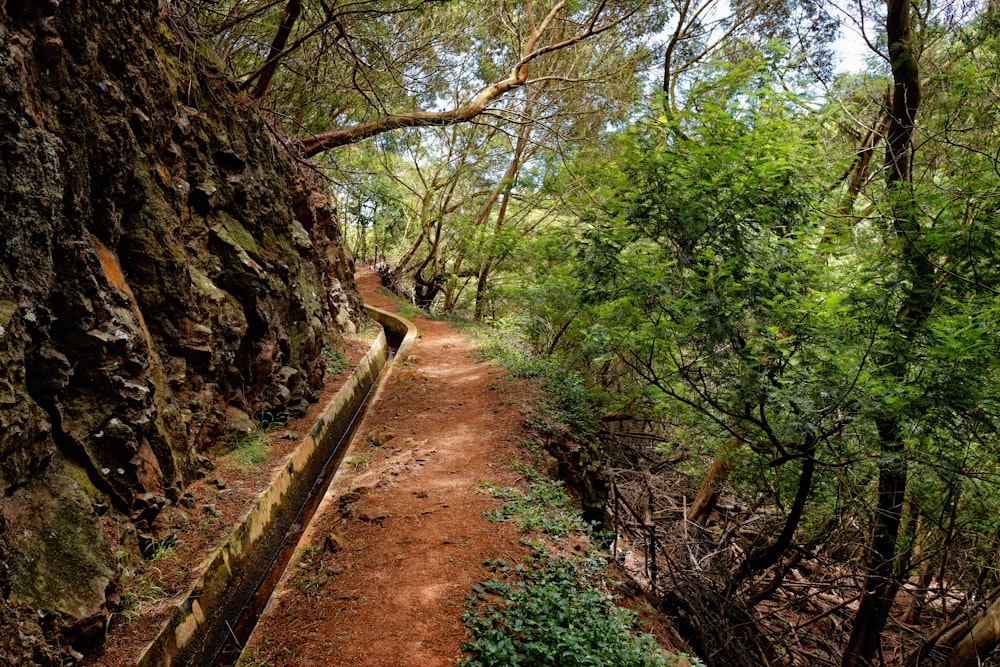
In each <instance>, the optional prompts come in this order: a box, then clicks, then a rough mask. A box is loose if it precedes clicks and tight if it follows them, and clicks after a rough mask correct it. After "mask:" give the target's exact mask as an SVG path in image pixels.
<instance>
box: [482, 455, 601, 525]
mask: <svg viewBox="0 0 1000 667" xmlns="http://www.w3.org/2000/svg"><path fill="white" fill-rule="evenodd" d="M514 469H515V470H516V471H517V472H518V473H520V474H521V475H522V476H523V477H524V485H525V487H526V488H525V489H524V490H522V489H520V488H519V487H516V486H499V485H497V484H494V483H492V482H485V481H484V482H480V483H479V484H480V486H481V487H482V488H484V489H486V490H487V491H488V492H489V494H490V495H491V496H493V497H495V498H501V499H503V500H504V501H506V502H504V504H503V506H502V507H498V508H496V509H493V510H490V511H488V512H486V514H485V516H486V518H487V519H489V520H490V521H505V520H508V519H510V520H513V521H515V522H516V523H517V525H518V527H519V528H520V529H521V530H522V531H523V532H531V531H541V532H543V533H546V534H547V535H550V536H552V537H555V538H560V537H562V536H563V535H565V534H567V533H572V532H583V531H585V530H586V529H587V526H586V524H584V522H583V519H582V518H581V517H580V516H579V514H577V513H576V512H573V511H572V507H573V499H572V497H571V496H570V495H569V494H568V493H566V489H564V488H563V483H562V482H561V481H559V480H553V479H549V478H548V477H547V476H545V475H544V474H542V473H541V472H539V471H538V469H537V468H535V467H533V466H532V465H530V464H525V463H522V462H521V461H514Z"/></svg>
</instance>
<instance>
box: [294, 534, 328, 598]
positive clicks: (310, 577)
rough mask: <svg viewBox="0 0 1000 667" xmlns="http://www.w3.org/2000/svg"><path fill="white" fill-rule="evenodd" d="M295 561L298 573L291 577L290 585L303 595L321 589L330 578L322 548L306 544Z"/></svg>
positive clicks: (314, 592)
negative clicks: (297, 560) (296, 561)
mask: <svg viewBox="0 0 1000 667" xmlns="http://www.w3.org/2000/svg"><path fill="white" fill-rule="evenodd" d="M300 551H301V556H300V558H299V562H298V563H297V566H296V567H297V571H298V574H296V575H295V577H294V578H293V579H292V586H294V587H295V590H297V591H299V592H300V593H302V594H303V595H314V594H316V593H319V591H320V590H322V588H323V586H324V585H326V582H327V580H328V579H329V578H330V575H331V572H330V569H329V568H328V567H327V566H326V563H325V562H324V560H323V548H322V547H319V546H316V545H307V546H304V547H302V548H301V549H300Z"/></svg>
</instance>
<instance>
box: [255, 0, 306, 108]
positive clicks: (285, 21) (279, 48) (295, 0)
mask: <svg viewBox="0 0 1000 667" xmlns="http://www.w3.org/2000/svg"><path fill="white" fill-rule="evenodd" d="M301 13H302V0H288V4H287V5H285V8H284V9H283V10H281V25H279V26H278V32H277V33H275V35H274V40H273V41H272V42H271V48H270V50H269V51H268V54H267V61H266V62H265V63H264V66H263V67H261V68H260V69H259V70H257V72H256V73H255V76H251V77H250V78H249V79H248V80H247V81H246V83H248V84H249V83H250V82H251V81H253V79H254V78H256V79H257V85H256V86H255V87H254V89H253V91H252V92H251V93H250V97H252V98H253V99H255V100H259V99H260V98H262V97H264V94H265V93H267V89H268V88H269V87H270V86H271V81H272V80H273V79H274V73H275V72H277V71H278V64H279V63H280V62H281V56H282V55H283V53H284V50H285V45H286V44H287V43H288V37H289V35H291V34H292V28H293V27H294V26H295V22H296V21H298V20H299V15H300V14H301Z"/></svg>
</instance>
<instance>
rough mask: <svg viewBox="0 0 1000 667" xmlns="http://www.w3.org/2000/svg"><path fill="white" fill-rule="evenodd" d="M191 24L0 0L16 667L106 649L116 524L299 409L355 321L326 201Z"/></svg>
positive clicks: (2, 599)
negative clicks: (267, 414)
mask: <svg viewBox="0 0 1000 667" xmlns="http://www.w3.org/2000/svg"><path fill="white" fill-rule="evenodd" d="M180 21H181V18H179V17H175V16H171V10H170V8H169V6H168V5H167V3H165V2H160V3H157V1H156V0H128V1H124V0H61V1H60V0H6V2H4V0H0V461H2V464H0V664H31V662H34V663H37V664H60V663H64V662H66V663H72V662H73V660H74V656H75V655H77V654H78V651H81V650H84V649H85V648H86V646H87V645H88V643H90V642H93V641H95V640H98V639H99V638H100V636H101V634H102V630H103V624H104V619H105V614H106V612H107V610H108V602H107V599H108V596H109V595H110V596H112V597H113V595H114V591H115V581H116V577H117V575H118V572H117V567H118V566H117V564H116V563H115V560H114V558H113V557H112V553H111V548H110V544H109V541H111V540H113V539H116V538H115V537H114V536H112V537H109V536H108V534H107V533H108V532H109V531H108V530H107V526H108V525H109V517H113V518H114V520H113V521H111V522H110V523H112V524H114V525H117V526H119V527H120V526H121V525H123V524H127V525H126V528H127V529H129V530H131V529H132V528H133V527H134V528H135V529H137V530H138V531H140V532H141V531H142V530H144V529H145V528H146V527H147V526H148V524H149V522H150V521H152V520H153V519H154V518H155V516H156V514H157V513H158V512H159V511H160V509H161V508H162V507H163V506H164V505H165V504H167V503H170V502H172V501H173V500H175V499H176V498H177V497H178V495H179V493H180V491H181V489H182V488H183V486H184V484H185V483H186V482H187V481H189V480H190V479H192V478H193V477H194V476H195V475H197V474H198V473H199V470H200V469H201V468H202V467H203V466H204V465H205V464H206V455H207V453H208V451H209V448H210V447H211V446H212V445H213V443H215V442H217V440H218V439H219V438H220V437H221V436H222V435H223V434H224V433H225V431H226V428H227V414H228V415H229V418H230V419H232V416H233V415H242V414H254V413H257V412H259V411H262V410H269V411H272V412H279V411H287V412H295V411H297V410H299V409H301V408H302V407H303V406H304V404H305V403H306V402H307V401H309V400H310V399H311V398H313V397H314V396H315V394H316V392H317V389H318V387H319V386H320V384H321V381H322V374H323V363H322V361H321V359H320V351H321V348H322V346H323V344H324V341H326V342H329V343H332V344H334V345H336V344H337V342H338V340H337V339H338V336H339V334H338V331H340V330H342V329H343V328H344V327H350V326H351V324H350V320H351V319H352V318H353V316H354V315H355V314H356V313H357V312H358V307H359V301H358V298H357V296H356V293H355V291H354V288H353V280H352V278H351V267H350V263H349V261H348V260H347V259H346V258H345V256H344V255H343V253H342V252H341V251H340V248H339V231H338V227H337V225H336V220H335V214H334V211H333V209H332V207H331V205H330V203H329V201H328V200H327V199H326V198H325V196H324V195H323V194H322V193H321V192H320V190H319V189H318V188H317V187H316V186H315V184H314V183H313V181H312V180H311V178H310V175H309V174H308V173H307V172H305V171H304V170H303V169H302V168H301V167H299V166H298V165H297V164H296V163H295V162H294V161H293V160H290V159H289V158H288V157H287V155H286V154H285V152H284V151H283V150H281V148H280V147H279V146H278V143H277V142H276V141H275V140H274V138H273V137H272V136H271V135H269V134H268V132H267V129H266V126H265V124H264V123H263V122H262V121H261V120H260V119H258V118H256V117H255V116H254V114H253V112H252V109H250V108H249V107H248V106H246V105H243V104H241V103H240V102H239V100H238V99H237V97H236V95H235V93H234V87H233V86H232V84H231V82H229V81H227V79H226V78H225V76H224V75H223V73H222V72H220V71H217V70H213V68H212V66H211V62H212V61H211V53H210V49H209V48H208V47H206V46H204V45H203V44H201V43H199V42H198V41H197V40H195V39H193V38H192V37H191V35H190V31H185V30H184V29H183V27H182V25H181V24H180ZM102 516H103V517H104V518H103V519H102ZM102 528H103V529H102Z"/></svg>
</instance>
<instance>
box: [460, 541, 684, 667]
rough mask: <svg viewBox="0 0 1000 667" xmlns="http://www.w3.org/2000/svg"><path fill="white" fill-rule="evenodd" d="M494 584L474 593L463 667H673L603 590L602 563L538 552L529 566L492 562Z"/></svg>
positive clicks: (468, 613) (633, 616) (590, 558)
mask: <svg viewBox="0 0 1000 667" xmlns="http://www.w3.org/2000/svg"><path fill="white" fill-rule="evenodd" d="M487 565H488V566H490V567H491V568H492V570H493V573H494V575H493V577H492V578H490V579H489V580H487V581H483V582H481V583H480V584H479V585H477V586H473V594H472V595H471V596H470V597H469V599H468V601H467V603H466V611H465V614H464V615H463V621H464V622H465V625H466V630H467V632H468V633H469V636H470V637H472V641H469V642H465V643H464V644H463V646H462V647H463V649H465V650H466V651H469V652H471V653H472V655H469V656H466V657H464V658H461V659H460V660H459V665H461V666H462V667H514V666H515V665H525V666H527V665H531V666H533V667H548V666H551V667H584V666H594V667H597V666H605V665H615V666H616V667H667V666H668V665H673V664H675V662H674V660H673V657H668V656H666V655H664V654H663V653H662V652H661V651H660V649H659V648H658V647H657V646H656V641H655V640H654V638H653V636H652V635H650V634H648V633H641V632H639V633H637V632H634V630H635V628H636V626H637V624H638V617H637V615H636V613H635V612H633V611H631V610H629V609H625V608H623V607H619V606H618V605H616V604H615V603H614V601H613V599H612V598H611V596H610V595H608V594H607V593H606V592H604V591H603V590H601V589H600V588H598V586H599V585H600V583H601V575H600V572H601V570H602V569H603V567H604V565H605V563H604V561H603V560H601V559H600V558H598V557H596V556H594V555H587V556H584V557H577V558H564V557H562V558H560V557H553V556H550V555H549V554H547V553H546V552H545V549H544V547H542V546H540V545H537V544H536V545H535V553H534V554H533V555H532V556H530V557H529V558H528V559H526V560H525V562H524V563H517V564H511V563H510V562H508V561H506V560H497V561H488V562H487Z"/></svg>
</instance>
